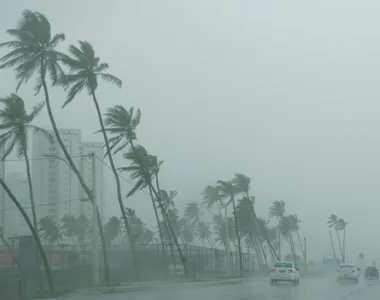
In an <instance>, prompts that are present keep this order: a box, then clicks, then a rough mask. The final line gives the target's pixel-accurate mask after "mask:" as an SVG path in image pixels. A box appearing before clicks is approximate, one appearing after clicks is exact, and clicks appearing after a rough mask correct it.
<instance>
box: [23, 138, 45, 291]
mask: <svg viewBox="0 0 380 300" xmlns="http://www.w3.org/2000/svg"><path fill="white" fill-rule="evenodd" d="M25 143H26V137H25ZM22 151H23V152H24V157H25V164H26V174H27V178H28V185H29V198H30V206H31V208H32V216H33V225H34V228H35V229H36V231H37V232H38V227H37V214H36V205H35V202H34V194H33V184H32V175H31V173H30V162H29V157H28V151H27V149H26V145H25V144H24V143H23V145H22ZM38 238H40V237H39V236H38ZM36 265H37V275H38V279H39V284H40V290H42V289H43V286H42V278H41V271H40V260H39V255H38V252H37V253H36Z"/></svg>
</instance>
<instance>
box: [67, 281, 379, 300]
mask: <svg viewBox="0 0 380 300" xmlns="http://www.w3.org/2000/svg"><path fill="white" fill-rule="evenodd" d="M379 292H380V284H378V285H375V286H368V285H367V284H366V282H364V280H361V282H359V284H353V283H349V282H347V283H338V282H336V280H335V278H334V277H329V278H315V279H311V278H307V279H306V278H305V279H303V280H301V283H300V285H299V286H294V285H291V284H285V283H284V284H279V285H276V286H270V284H269V280H267V279H259V280H258V279H256V280H252V279H251V280H244V282H243V283H241V284H233V285H232V284H231V285H219V286H204V285H193V284H187V285H180V286H179V285H178V286H175V285H173V286H171V287H168V288H165V289H164V290H160V291H138V292H130V293H125V294H107V295H91V296H84V295H81V296H80V295H77V296H70V297H68V298H66V297H65V298H64V299H67V300H122V299H123V300H124V299H128V300H146V299H149V300H168V299H169V300H171V299H173V300H174V299H181V300H203V299H205V300H214V299H215V300H216V299H217V300H320V299H323V300H378V299H379V296H378V295H379Z"/></svg>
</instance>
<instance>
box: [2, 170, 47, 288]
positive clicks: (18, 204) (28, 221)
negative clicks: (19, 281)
mask: <svg viewBox="0 0 380 300" xmlns="http://www.w3.org/2000/svg"><path fill="white" fill-rule="evenodd" d="M0 185H1V186H2V187H3V189H4V190H5V192H6V193H7V195H8V196H9V198H10V199H11V201H12V202H13V203H14V205H16V207H17V209H18V211H19V212H20V213H21V215H22V217H23V218H24V220H25V221H26V224H27V226H28V227H29V229H30V231H31V233H32V236H33V239H34V240H35V242H36V244H37V249H38V252H39V253H40V254H41V257H42V262H43V265H44V267H45V271H46V277H47V280H48V284H49V287H50V291H51V292H54V284H53V279H52V276H51V271H50V267H49V263H48V261H47V258H46V254H45V251H44V250H43V247H42V244H41V240H40V238H39V236H38V233H37V231H36V229H35V228H34V227H33V224H32V222H31V221H30V219H29V217H28V214H27V213H26V212H25V210H24V209H23V208H22V205H21V204H20V202H19V201H18V200H17V198H16V197H15V195H14V194H13V193H12V191H11V190H10V189H9V187H8V186H7V184H6V183H5V182H4V180H3V179H2V178H1V177H0Z"/></svg>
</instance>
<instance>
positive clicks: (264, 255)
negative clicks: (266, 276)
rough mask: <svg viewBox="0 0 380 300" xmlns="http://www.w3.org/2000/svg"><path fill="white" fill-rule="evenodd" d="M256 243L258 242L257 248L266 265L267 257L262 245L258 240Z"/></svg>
mask: <svg viewBox="0 0 380 300" xmlns="http://www.w3.org/2000/svg"><path fill="white" fill-rule="evenodd" d="M257 242H258V244H259V247H260V250H261V253H262V254H263V258H264V261H265V263H266V264H267V265H268V259H267V255H266V253H265V250H264V247H263V243H262V242H261V241H260V239H258V240H257Z"/></svg>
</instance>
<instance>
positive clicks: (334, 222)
mask: <svg viewBox="0 0 380 300" xmlns="http://www.w3.org/2000/svg"><path fill="white" fill-rule="evenodd" d="M327 225H328V226H329V227H330V228H333V229H334V230H335V234H336V237H337V239H338V243H339V250H340V255H341V259H342V262H344V251H343V245H342V240H341V237H340V235H339V231H340V230H341V228H343V227H342V225H343V224H342V223H341V221H340V219H339V218H338V216H337V215H335V214H331V215H330V216H329V219H328V221H327ZM344 228H345V226H344Z"/></svg>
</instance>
